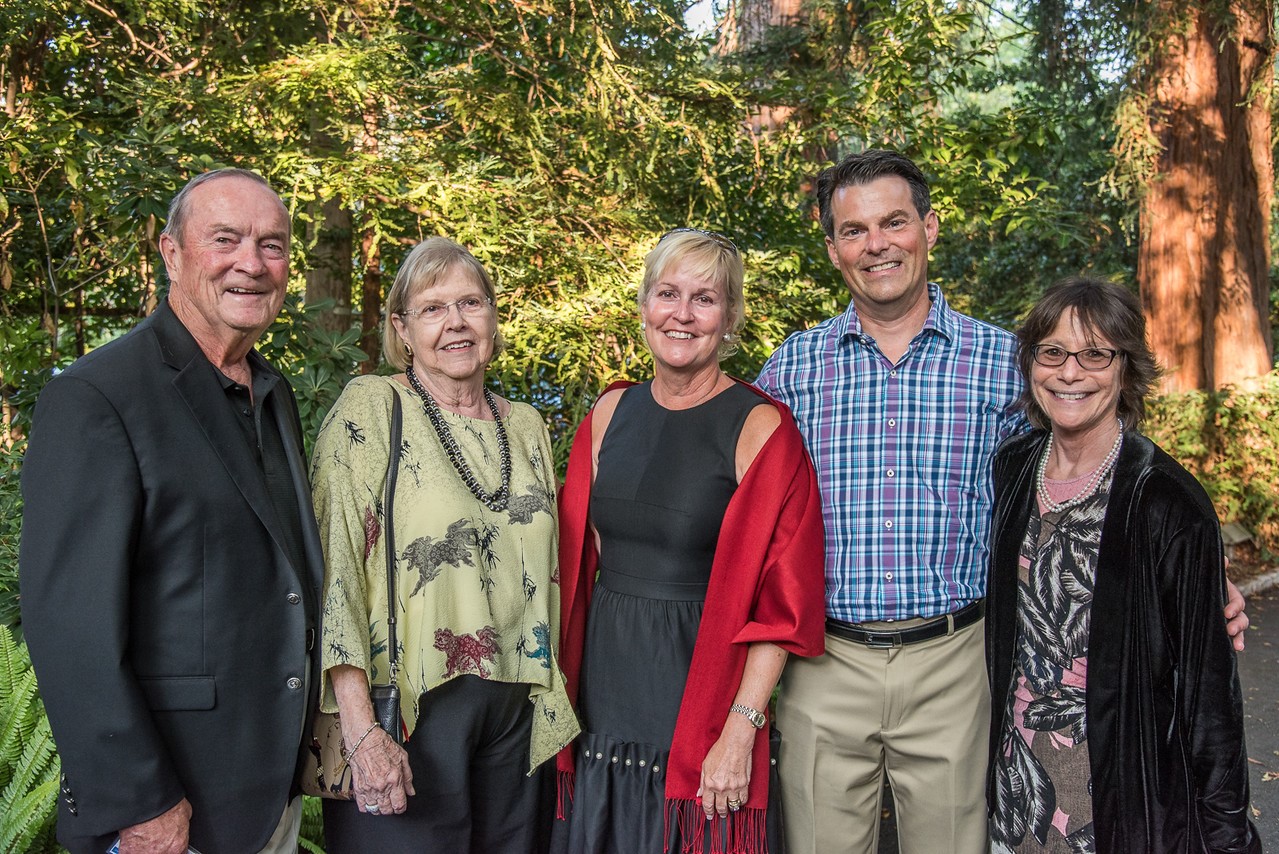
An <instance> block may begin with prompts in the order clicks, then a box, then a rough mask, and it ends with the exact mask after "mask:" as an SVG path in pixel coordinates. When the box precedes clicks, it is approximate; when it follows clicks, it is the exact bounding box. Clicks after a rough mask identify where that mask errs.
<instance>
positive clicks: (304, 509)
mask: <svg viewBox="0 0 1279 854" xmlns="http://www.w3.org/2000/svg"><path fill="white" fill-rule="evenodd" d="M289 238H290V223H289V217H288V213H287V211H286V210H285V207H284V204H283V203H282V202H281V200H280V198H279V196H277V195H276V194H275V193H274V192H272V190H271V189H270V187H268V186H267V184H266V182H265V181H264V180H263V179H262V178H261V177H259V176H258V175H256V174H254V173H252V172H246V171H243V170H238V169H224V170H219V171H216V172H209V173H205V174H203V175H200V176H198V177H196V178H195V179H193V180H192V181H191V182H190V183H189V184H188V185H187V186H186V187H185V188H184V189H183V190H182V191H181V192H180V193H178V195H177V196H176V197H175V198H174V200H173V204H172V206H171V207H170V211H169V221H168V225H167V227H166V229H165V231H164V234H163V235H162V236H161V238H160V249H161V252H162V253H163V256H164V261H165V266H166V268H167V271H168V277H169V282H170V289H169V294H168V298H167V300H166V301H165V302H164V303H163V304H162V305H161V306H160V307H159V308H158V309H156V311H155V312H154V313H153V314H152V315H151V316H150V317H148V318H147V319H146V320H144V321H143V322H142V323H140V324H139V325H138V326H137V328H135V329H134V330H133V331H131V332H130V333H128V334H127V335H125V336H123V337H122V338H120V339H118V340H116V341H113V342H111V343H109V344H106V345H104V346H103V347H100V348H99V349H97V350H95V351H94V352H92V353H90V354H88V355H86V356H85V357H84V358H82V359H80V360H78V361H77V362H76V363H75V364H74V365H72V366H71V367H70V368H68V369H67V370H65V371H63V372H62V373H61V374H60V375H59V376H57V377H56V378H55V379H54V380H53V381H52V382H50V383H49V385H48V386H47V387H46V388H45V390H44V392H43V394H42V395H41V398H40V401H39V403H38V405H37V407H36V412H35V419H34V425H33V429H32V433H31V442H30V447H29V450H28V452H27V457H26V461H25V465H24V466H23V472H22V489H23V497H24V499H25V502H26V507H25V511H24V514H23V537H22V544H21V553H20V558H19V566H20V573H21V590H22V618H23V628H24V631H25V633H26V638H27V641H28V643H29V646H30V649H31V658H32V660H33V662H34V663H35V668H36V674H37V676H38V677H39V680H40V689H41V695H42V696H43V698H44V702H45V706H46V707H47V708H48V711H49V720H50V723H51V724H52V727H53V734H54V738H55V740H56V741H57V744H58V748H59V752H60V753H61V756H62V770H63V780H62V787H61V792H60V794H59V813H58V839H59V840H60V841H61V842H62V843H63V844H64V845H66V846H67V848H69V849H71V850H72V851H73V852H77V854H78V852H96V854H102V852H104V851H106V850H107V849H108V847H109V846H111V845H112V843H113V842H114V841H115V840H116V839H117V837H118V838H119V843H120V851H121V852H122V854H128V852H136V851H147V852H184V851H186V850H187V848H188V846H190V847H192V848H194V849H196V850H198V851H201V852H204V854H217V852H251V851H294V850H296V844H297V829H298V825H299V822H300V818H301V808H300V801H299V799H298V798H297V797H296V795H297V791H296V788H295V784H294V779H295V769H296V767H297V764H298V759H299V756H300V749H301V745H302V734H303V732H304V729H305V724H306V720H307V716H308V712H309V710H310V709H313V708H314V707H315V702H316V701H315V697H314V691H313V688H314V684H315V682H316V681H317V680H315V679H314V678H313V677H314V676H316V675H317V674H318V671H317V669H316V668H317V665H318V659H317V657H316V650H315V649H314V646H315V644H314V638H315V629H316V615H317V613H318V606H317V591H318V589H319V586H320V583H321V579H322V575H323V570H322V556H321V551H320V544H319V539H318V535H317V533H316V529H315V521H314V517H313V514H312V509H311V503H310V489H309V488H308V485H307V479H306V469H305V464H304V460H303V453H302V435H301V426H300V423H299V420H298V413H297V404H296V402H295V400H294V398H293V393H292V390H291V389H290V388H289V385H288V383H287V382H286V381H285V379H284V378H283V377H282V376H281V375H280V373H279V372H278V371H276V370H275V369H274V368H272V367H271V366H270V365H268V364H267V362H266V361H265V360H264V359H263V358H262V357H261V356H260V355H259V354H258V353H257V352H256V351H255V350H254V349H253V347H254V344H255V343H256V342H257V340H258V338H259V337H260V336H261V335H262V333H263V332H264V331H265V330H266V328H267V326H269V325H270V323H271V322H272V321H273V320H274V319H275V316H276V315H277V314H278V313H279V311H280V306H281V304H282V303H283V300H284V293H285V287H286V285H287V282H288V274H289Z"/></svg>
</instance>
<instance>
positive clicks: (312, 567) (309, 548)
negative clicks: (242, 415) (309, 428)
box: [272, 379, 324, 589]
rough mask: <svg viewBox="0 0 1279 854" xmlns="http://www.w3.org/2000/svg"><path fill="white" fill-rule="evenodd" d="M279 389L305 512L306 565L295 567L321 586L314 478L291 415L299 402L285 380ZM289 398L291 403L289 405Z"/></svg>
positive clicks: (284, 434) (287, 448)
mask: <svg viewBox="0 0 1279 854" xmlns="http://www.w3.org/2000/svg"><path fill="white" fill-rule="evenodd" d="M280 383H281V385H280V387H278V388H277V389H276V398H275V401H274V402H275V406H273V407H272V410H273V412H274V414H275V423H276V424H277V425H278V426H279V429H280V438H281V440H282V441H283V442H284V454H285V456H287V457H288V458H289V474H290V475H291V476H292V480H293V488H294V490H295V491H296V492H297V496H298V512H300V513H301V514H302V520H301V521H302V525H301V530H302V552H303V554H304V555H305V560H306V564H307V565H306V566H305V567H295V569H296V570H297V571H298V578H299V579H300V580H301V581H302V582H303V584H304V585H305V584H307V583H309V584H310V585H311V586H313V587H316V588H317V589H318V588H319V586H320V585H321V584H322V583H323V581H324V552H323V550H322V547H321V545H320V532H319V529H318V528H317V527H316V524H315V508H314V507H313V506H312V504H311V481H310V478H309V477H308V475H307V469H306V456H305V454H303V452H302V437H301V434H300V432H299V431H300V428H299V425H298V423H297V421H296V420H295V419H294V418H292V417H290V416H291V415H292V414H293V412H295V411H296V405H297V404H296V402H295V401H294V400H293V395H292V392H291V390H290V389H289V387H288V384H287V383H285V381H284V380H283V379H281V381H280ZM285 401H288V403H289V404H290V405H289V406H285V405H284V404H285Z"/></svg>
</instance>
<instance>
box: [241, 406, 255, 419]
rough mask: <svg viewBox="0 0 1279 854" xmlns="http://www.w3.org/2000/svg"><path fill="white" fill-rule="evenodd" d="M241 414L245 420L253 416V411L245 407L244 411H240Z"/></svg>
mask: <svg viewBox="0 0 1279 854" xmlns="http://www.w3.org/2000/svg"><path fill="white" fill-rule="evenodd" d="M240 414H241V415H243V416H244V417H245V418H248V417H249V416H250V415H252V414H253V410H252V409H249V408H248V407H245V408H244V409H241V410H240Z"/></svg>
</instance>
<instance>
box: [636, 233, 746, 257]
mask: <svg viewBox="0 0 1279 854" xmlns="http://www.w3.org/2000/svg"><path fill="white" fill-rule="evenodd" d="M672 234H700V235H702V237H709V238H710V239H711V240H713V241H714V242H715V243H716V244H718V245H720V246H722V247H724V248H725V249H727V250H728V251H729V252H732V253H733V254H734V255H739V256H740V255H741V254H742V253H741V252H739V251H738V249H737V244H736V243H734V242H733V241H731V240H729V239H728V238H727V237H725V236H724V235H722V234H720V233H719V232H718V231H706V230H705V229H701V228H690V227H689V226H683V227H681V228H672V229H671V230H670V231H668V232H666V233H665V234H663V235H662V236H661V237H659V238H657V242H658V243H661V242H662V241H663V240H665V239H666V238H668V237H670V236H671V235H672Z"/></svg>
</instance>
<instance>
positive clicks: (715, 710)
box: [557, 383, 826, 854]
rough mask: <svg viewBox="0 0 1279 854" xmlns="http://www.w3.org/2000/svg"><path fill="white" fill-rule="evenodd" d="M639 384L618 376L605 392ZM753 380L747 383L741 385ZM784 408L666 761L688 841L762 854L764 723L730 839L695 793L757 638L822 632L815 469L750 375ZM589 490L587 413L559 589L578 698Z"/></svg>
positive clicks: (714, 591) (567, 768)
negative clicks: (708, 831)
mask: <svg viewBox="0 0 1279 854" xmlns="http://www.w3.org/2000/svg"><path fill="white" fill-rule="evenodd" d="M628 385H632V383H614V384H613V385H611V386H609V388H608V389H606V392H607V391H611V390H612V389H614V388H623V387H625V386H628ZM744 385H745V384H744ZM747 388H749V389H751V391H754V392H755V393H756V394H759V395H760V396H761V397H763V398H765V399H766V400H768V401H769V402H770V403H772V404H773V406H775V407H777V410H778V412H779V413H780V414H781V416H782V420H781V424H780V425H778V427H777V429H776V430H775V431H774V432H773V435H772V436H770V437H769V439H768V441H767V442H766V443H765V444H764V447H763V448H761V449H760V452H759V454H758V456H756V458H755V461H754V463H752V465H751V467H750V469H749V470H748V471H747V472H746V476H745V477H744V478H743V479H742V482H741V483H740V484H739V485H738V487H737V490H736V492H735V493H734V494H733V498H732V500H730V501H729V503H728V508H727V510H726V511H725V513H724V522H723V526H722V528H721V529H720V534H719V540H718V542H717V544H716V548H715V560H714V563H713V564H712V565H711V577H710V583H709V585H708V587H707V591H706V606H705V609H704V611H703V613H702V620H701V624H700V626H699V628H698V632H697V642H696V644H695V645H694V647H693V660H692V662H691V664H690V666H689V671H688V680H687V682H686V683H685V685H684V698H683V701H682V702H681V703H680V709H679V716H678V717H677V719H676V722H675V735H674V739H673V743H672V744H671V754H670V760H669V761H668V763H667V770H666V821H667V823H668V825H669V823H670V822H671V821H678V822H679V823H680V824H681V825H682V826H683V827H684V828H685V829H686V832H685V833H684V834H683V837H684V839H686V840H692V842H691V843H690V844H689V845H686V846H685V850H686V851H692V850H693V849H694V848H696V849H698V850H705V849H706V845H705V843H704V836H705V831H706V827H707V825H708V824H709V825H710V826H711V827H712V832H711V834H710V836H711V841H710V846H709V850H710V851H712V852H715V854H719V852H724V851H726V850H727V846H729V845H731V846H732V851H733V852H743V853H744V854H764V852H765V836H764V814H765V809H764V807H765V805H766V804H767V803H768V770H769V756H768V729H767V728H764V729H762V730H760V731H759V732H758V733H757V734H756V737H755V745H754V750H753V754H752V759H751V779H750V793H749V798H748V803H749V804H750V806H748V807H747V808H744V809H742V810H740V811H738V812H735V813H730V814H729V823H730V827H729V828H728V834H727V836H728V838H727V839H721V838H720V835H721V834H720V828H721V827H722V826H723V823H722V822H720V821H715V822H708V821H707V820H706V818H705V814H704V813H703V812H702V811H701V806H700V804H699V799H698V797H697V788H698V784H699V783H700V781H701V769H702V762H703V760H704V759H705V758H706V754H707V753H708V752H709V751H710V749H711V746H712V745H714V743H715V741H716V740H717V739H718V738H719V735H720V730H721V729H722V728H723V725H724V720H725V718H726V716H727V715H728V714H729V710H728V707H729V706H730V705H732V703H733V699H734V697H736V695H737V689H738V687H739V685H740V683H741V679H742V672H743V670H744V669H745V664H746V652H747V647H748V646H749V645H750V644H752V643H759V642H765V641H766V642H769V643H774V644H777V645H778V646H779V647H781V648H782V649H784V650H786V651H787V652H788V653H790V654H792V655H804V656H813V655H821V654H822V652H823V650H824V639H825V615H826V602H825V565H824V561H825V553H824V552H825V539H824V537H825V534H824V529H823V525H822V507H821V499H820V497H819V495H818V492H817V476H816V474H815V473H814V471H813V466H812V463H811V462H810V461H809V459H808V454H807V453H806V452H805V451H804V445H803V442H802V441H801V439H800V435H799V430H798V428H796V426H795V421H794V419H793V418H792V417H791V414H790V410H789V409H788V408H787V407H786V406H785V405H784V404H782V403H780V402H778V401H776V400H773V399H772V398H770V397H768V396H767V395H765V394H764V393H763V392H760V391H759V390H758V389H755V388H754V387H753V386H750V385H747ZM590 491H591V416H590V415H587V416H586V420H584V421H583V422H582V423H581V425H580V426H579V427H578V429H577V436H576V438H575V439H574V440H573V448H572V450H571V452H570V454H569V460H568V473H567V475H566V478H565V483H564V488H563V489H562V490H561V492H560V500H559V513H560V589H561V597H562V602H561V607H562V613H563V619H562V620H561V627H560V631H561V638H560V649H559V660H560V664H561V665H562V666H563V668H564V675H565V677H566V679H567V683H568V694H569V697H570V698H571V699H572V700H573V702H574V703H575V704H576V702H577V690H578V679H579V676H580V675H581V668H582V645H583V639H584V637H585V634H586V615H587V611H588V610H589V608H590V601H591V591H592V587H593V585H594V583H595V575H596V569H597V561H598V555H597V554H596V551H595V541H594V537H593V536H592V535H591V532H590V527H589V524H588V519H587V513H588V507H589V504H590ZM573 761H574V760H573V748H572V745H570V746H569V747H566V748H565V749H564V750H563V751H561V752H560V754H559V757H558V759H557V764H558V768H559V779H560V809H559V810H558V811H557V817H558V818H563V817H564V806H565V804H564V799H565V798H566V797H568V798H571V797H572V785H573V768H574V766H573Z"/></svg>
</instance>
